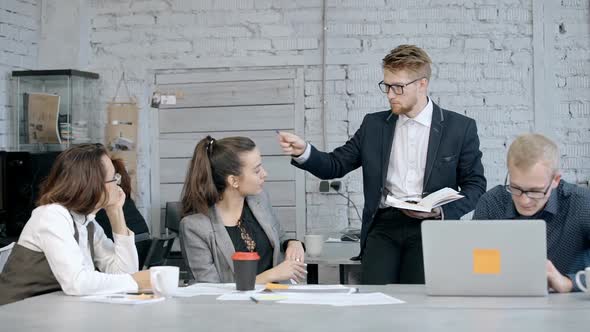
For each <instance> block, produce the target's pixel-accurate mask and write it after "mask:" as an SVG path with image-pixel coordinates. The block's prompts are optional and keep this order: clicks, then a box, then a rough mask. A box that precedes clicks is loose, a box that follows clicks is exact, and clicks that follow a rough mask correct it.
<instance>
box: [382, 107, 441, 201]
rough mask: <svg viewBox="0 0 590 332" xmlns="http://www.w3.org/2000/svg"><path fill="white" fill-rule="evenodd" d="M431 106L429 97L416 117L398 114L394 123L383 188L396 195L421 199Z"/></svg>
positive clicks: (430, 121)
mask: <svg viewBox="0 0 590 332" xmlns="http://www.w3.org/2000/svg"><path fill="white" fill-rule="evenodd" d="M432 107H433V106H432V100H430V98H428V103H427V104H426V107H424V109H423V110H422V111H421V112H420V113H418V115H417V116H415V117H414V118H409V117H407V116H406V115H404V114H401V115H400V116H399V117H398V119H397V122H396V124H395V132H394V135H393V145H392V148H391V155H390V157H389V165H388V168H387V178H386V180H385V188H387V190H389V192H390V193H392V194H393V196H395V197H397V198H406V197H417V198H422V191H423V187H424V170H425V169H426V155H427V153H428V140H429V139H430V124H431V123H432V110H433V108H432ZM384 199H385V198H384ZM384 199H383V200H384Z"/></svg>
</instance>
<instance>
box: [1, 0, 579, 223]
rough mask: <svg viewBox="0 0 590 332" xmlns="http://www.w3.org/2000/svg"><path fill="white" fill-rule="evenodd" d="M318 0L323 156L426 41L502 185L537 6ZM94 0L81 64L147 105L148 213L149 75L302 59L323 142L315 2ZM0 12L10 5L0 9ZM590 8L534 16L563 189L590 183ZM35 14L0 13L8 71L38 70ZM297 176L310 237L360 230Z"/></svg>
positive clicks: (527, 75) (356, 194)
mask: <svg viewBox="0 0 590 332" xmlns="http://www.w3.org/2000/svg"><path fill="white" fill-rule="evenodd" d="M326 1H327V6H328V8H327V22H326V27H327V31H326V34H327V38H328V40H327V51H328V56H327V63H328V66H327V67H326V78H327V82H326V85H325V92H326V116H327V118H328V119H329V124H328V126H327V128H328V141H327V142H326V143H327V146H328V148H333V147H336V146H338V145H340V144H342V143H343V142H345V141H346V139H348V137H350V136H351V135H352V134H354V132H355V131H356V130H357V129H358V127H359V126H360V123H361V121H362V118H363V116H364V115H365V114H367V113H370V112H375V111H379V110H383V109H385V108H386V106H387V102H386V100H385V98H384V96H383V95H382V94H381V93H380V92H379V91H378V89H377V82H378V81H380V80H381V78H382V73H381V69H380V61H381V59H382V58H383V56H384V55H385V53H386V52H388V51H389V50H390V49H392V48H393V47H395V46H397V45H399V44H401V43H412V44H417V45H419V46H421V47H424V48H425V49H426V50H427V51H428V53H429V54H430V56H431V57H432V59H433V61H434V66H433V78H432V83H431V96H432V97H433V99H434V100H435V101H436V102H438V103H440V105H441V106H443V107H445V108H448V109H451V110H454V111H456V112H459V113H462V114H467V115H468V116H471V117H473V118H475V119H476V121H477V122H478V128H479V133H480V138H481V142H482V150H483V152H484V165H485V167H486V176H487V177H488V181H489V186H490V187H491V186H493V185H496V184H498V183H500V182H501V181H503V179H504V174H505V166H504V156H505V153H506V149H507V146H508V145H509V143H510V142H511V140H512V139H513V138H514V137H515V136H516V135H517V134H519V133H521V132H524V131H530V130H534V123H535V113H534V110H533V95H534V93H533V90H532V89H533V63H534V61H533V49H532V41H533V39H532V33H533V22H532V20H533V15H532V10H533V8H532V7H533V5H532V4H533V2H532V1H533V0H498V1H489V0H469V1H465V0H433V1H429V2H424V1H413V0H326ZM545 1H549V0H545ZM89 3H90V4H89V5H90V15H91V17H90V22H91V34H90V43H91V48H92V54H91V56H90V59H89V60H90V61H89V63H90V67H89V68H83V69H88V70H91V71H96V72H98V73H99V74H100V75H101V78H102V79H101V87H100V89H99V93H100V100H102V101H103V102H106V101H107V100H108V99H109V98H111V97H112V95H113V93H114V89H115V86H116V83H117V81H118V79H119V77H120V74H121V72H122V71H123V70H124V71H125V72H126V75H127V77H128V78H129V80H130V85H131V86H130V88H131V90H132V93H133V94H135V95H137V96H138V97H139V101H140V103H141V106H142V112H141V115H140V125H141V128H140V140H141V142H142V143H141V144H140V151H139V162H140V167H139V170H140V173H139V179H140V185H139V191H140V192H139V201H138V204H139V205H140V206H141V207H143V208H144V211H145V209H146V208H147V207H148V206H149V201H150V197H149V169H150V160H151V159H150V156H149V151H150V149H149V146H148V145H147V143H148V142H149V134H150V124H149V115H148V110H149V108H148V105H147V104H146V101H147V100H148V97H149V95H150V93H151V89H152V88H153V86H152V84H153V83H152V82H153V72H154V70H157V69H162V68H195V67H202V66H203V63H210V64H215V66H219V65H218V64H219V63H220V61H225V62H223V63H227V61H228V59H231V58H234V57H240V59H242V58H243V57H248V59H250V62H252V61H254V63H255V64H256V63H259V64H260V65H261V66H264V65H268V60H269V59H279V60H281V61H282V62H284V63H289V61H291V59H297V60H296V62H297V63H301V61H303V64H304V65H305V73H304V79H305V135H306V139H308V140H310V141H311V142H312V143H314V144H316V145H318V146H321V145H322V143H323V142H322V127H321V121H320V120H321V106H322V105H321V96H320V92H321V78H322V71H321V57H320V54H321V48H322V43H321V36H322V28H323V26H322V22H321V18H322V14H321V6H322V0H248V1H244V0H215V1H212V0H169V1H159V0H142V1H118V0H93V1H90V2H89ZM5 4H9V6H10V8H12V9H8V10H6V8H2V6H6V5H5ZM21 7H22V9H20V8H21ZM17 8H19V9H18V10H16V9H17ZM588 8H589V2H588V0H562V1H561V3H560V5H559V10H558V11H556V12H555V13H553V17H552V18H551V19H550V20H548V21H546V22H540V24H542V23H544V24H548V25H550V26H551V27H552V28H551V29H550V31H552V32H553V33H554V38H555V49H553V50H546V51H547V54H550V57H549V59H548V60H546V61H551V62H554V63H555V67H554V68H555V75H554V77H551V78H550V79H552V80H553V79H554V80H555V91H556V93H558V94H559V96H558V97H557V99H558V100H559V103H558V104H559V107H558V108H557V109H556V110H554V112H555V118H557V119H561V121H559V126H558V128H557V131H558V140H559V143H560V145H561V146H562V148H563V151H564V152H563V154H564V162H563V166H564V168H565V169H566V178H567V179H569V180H572V181H574V180H575V181H579V180H584V179H588V177H589V176H590V166H588V165H589V164H588V163H587V161H588V159H590V157H589V156H588V153H589V152H588V149H589V148H588V147H589V146H590V131H589V130H588V129H589V123H588V121H589V119H590V98H589V97H588V93H587V88H588V87H589V86H590V67H589V61H588V50H589V49H590V38H588V37H589V36H588V35H589V31H590V29H589V27H588V25H589V24H588V21H589V17H590V14H589V12H588ZM15 11H16V12H17V13H14V12H15ZM37 13H38V4H37V2H35V1H32V0H31V1H25V0H4V1H3V2H2V5H0V41H1V42H0V70H2V71H3V72H4V73H6V72H7V71H9V70H11V69H12V68H14V67H34V66H33V64H34V63H35V61H34V60H35V54H36V50H35V45H36V43H35V38H36V37H37V32H38V14H37ZM33 14H34V15H33ZM561 23H563V26H562V29H561V30H560V29H559V25H560V24H561ZM9 40H10V41H9ZM21 53H22V54H21ZM294 57H299V58H294ZM301 59H302V60H301ZM257 61H258V62H257ZM281 61H276V62H281ZM29 65H30V66H29ZM212 66H213V65H212ZM6 89H7V86H6V82H5V80H0V121H2V119H4V118H5V115H6V114H5V113H6V111H5V109H6V108H5V106H3V105H6V101H5V99H6V97H5V96H6V93H5V91H6ZM3 91H4V92H3ZM3 96H4V97H3ZM3 98H4V100H3ZM0 123H1V122H0ZM1 128H2V126H1V124H0V133H6V130H2V129H1ZM306 179H307V184H306V189H307V191H308V192H309V193H308V196H307V201H308V202H309V205H308V212H307V214H308V228H309V229H311V230H319V231H326V232H327V231H330V230H338V229H341V228H342V227H344V226H346V224H347V219H350V220H351V221H352V222H353V223H357V222H358V220H357V219H358V218H357V217H356V214H355V213H354V211H353V210H351V209H350V208H349V206H348V203H347V201H346V200H344V199H343V198H342V197H339V196H337V195H328V196H321V197H318V196H319V194H317V185H318V181H317V179H315V178H313V177H312V176H309V175H308V176H306ZM344 187H345V189H346V193H347V194H348V195H349V196H350V198H351V199H352V200H353V201H354V202H355V203H357V204H358V205H359V206H360V207H362V177H361V173H360V171H355V172H352V173H351V174H349V175H348V176H347V177H346V178H345V179H344ZM318 203H321V205H318ZM319 220H321V222H319Z"/></svg>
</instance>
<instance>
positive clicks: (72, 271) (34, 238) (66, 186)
mask: <svg viewBox="0 0 590 332" xmlns="http://www.w3.org/2000/svg"><path fill="white" fill-rule="evenodd" d="M120 179H121V177H120V175H119V174H116V173H115V169H114V167H113V164H112V162H111V160H110V159H109V156H108V153H107V151H106V149H105V148H104V146H102V145H101V144H83V145H79V146H75V147H72V148H70V149H68V150H66V151H64V152H63V153H61V154H60V155H59V156H58V158H57V160H56V161H55V164H54V165H53V167H52V169H51V172H50V173H49V176H48V177H47V179H46V180H45V182H44V183H43V185H42V187H41V191H40V199H39V202H38V205H39V206H38V207H37V208H36V209H35V210H34V211H33V213H32V215H31V218H30V219H29V221H28V222H27V224H26V225H25V227H24V229H23V232H22V233H21V235H20V237H19V239H18V242H17V243H16V245H15V246H14V248H13V250H12V253H11V255H10V257H9V258H8V261H7V262H6V265H5V266H4V270H3V271H2V273H0V304H6V303H10V302H14V301H18V300H22V299H25V298H28V297H31V296H35V295H40V294H45V293H48V292H53V291H56V290H63V291H64V293H66V294H68V295H92V294H101V293H114V292H135V291H138V289H143V288H150V287H151V285H150V282H149V271H140V272H137V270H138V258H137V251H136V249H135V242H134V234H133V232H131V231H130V230H129V229H128V228H127V226H126V224H125V218H124V216H123V208H122V207H123V203H124V202H125V194H124V193H123V191H122V190H121V188H120V187H119V185H118V184H119V183H120ZM103 208H104V209H105V210H106V213H107V216H108V219H109V221H110V223H111V226H112V229H113V236H114V243H113V241H111V240H110V239H108V238H107V237H106V236H105V234H104V232H103V230H102V228H101V227H100V226H99V225H98V224H97V223H96V222H95V221H94V216H95V214H96V212H97V211H98V210H100V209H103Z"/></svg>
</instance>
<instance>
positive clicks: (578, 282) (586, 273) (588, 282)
mask: <svg viewBox="0 0 590 332" xmlns="http://www.w3.org/2000/svg"><path fill="white" fill-rule="evenodd" d="M582 275H584V276H585V277H586V287H584V285H583V284H582V280H581V277H582ZM576 285H578V288H579V289H581V290H582V291H584V292H588V288H587V287H588V286H589V285H590V267H587V268H586V269H585V270H582V271H578V273H576Z"/></svg>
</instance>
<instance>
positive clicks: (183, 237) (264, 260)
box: [180, 136, 307, 284]
mask: <svg viewBox="0 0 590 332" xmlns="http://www.w3.org/2000/svg"><path fill="white" fill-rule="evenodd" d="M265 178H266V171H265V170H264V168H263V167H262V157H261V156H260V151H259V150H258V148H256V145H255V144H254V142H253V141H252V140H251V139H249V138H247V137H228V138H223V139H220V140H216V139H214V138H212V137H211V136H207V137H206V138H204V139H202V140H201V141H199V143H198V144H197V146H196V147H195V151H194V153H193V157H192V160H191V163H190V165H189V168H188V172H187V176H186V180H185V182H184V188H183V193H182V205H183V210H184V215H185V217H184V218H183V219H182V221H181V222H180V242H181V246H182V252H183V255H184V258H185V260H186V261H187V263H188V265H189V267H190V270H191V272H192V275H193V277H194V278H195V280H196V281H198V282H215V283H227V282H234V275H233V261H232V259H231V256H232V255H233V254H234V252H236V251H256V252H257V253H258V254H259V256H260V260H259V261H258V274H257V276H256V283H259V284H262V283H267V282H275V281H283V280H289V279H294V280H301V279H304V278H305V274H306V273H307V272H306V267H305V264H304V263H303V258H304V249H303V244H302V243H301V242H299V241H297V240H292V239H287V238H286V237H285V233H284V232H283V231H282V230H281V226H280V224H279V221H278V220H277V218H276V216H275V214H274V212H273V209H272V207H271V205H270V201H269V198H268V195H267V194H266V193H265V192H264V191H263V189H262V185H263V184H264V179H265ZM283 257H286V259H285V260H283Z"/></svg>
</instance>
